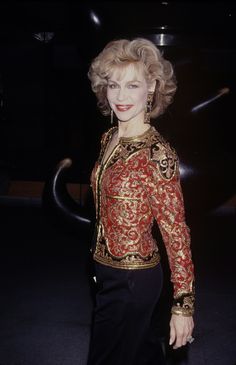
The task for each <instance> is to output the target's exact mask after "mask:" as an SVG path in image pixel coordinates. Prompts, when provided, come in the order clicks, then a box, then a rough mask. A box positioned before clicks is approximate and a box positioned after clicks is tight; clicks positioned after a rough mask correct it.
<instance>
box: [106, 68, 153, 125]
mask: <svg viewBox="0 0 236 365" xmlns="http://www.w3.org/2000/svg"><path fill="white" fill-rule="evenodd" d="M147 94H148V84H147V81H146V79H145V77H144V72H143V70H142V69H141V67H135V66H134V64H129V65H127V66H126V67H125V68H122V69H121V68H119V67H117V68H115V69H114V71H113V72H112V73H111V75H110V77H109V79H108V85H107V99H108V102H109V104H110V107H111V108H112V109H113V111H114V113H115V114H116V116H117V118H118V120H119V121H121V122H128V121H131V120H132V121H134V120H138V121H140V120H142V121H143V120H144V114H145V107H146V101H147Z"/></svg>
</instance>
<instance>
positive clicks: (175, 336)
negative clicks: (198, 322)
mask: <svg viewBox="0 0 236 365" xmlns="http://www.w3.org/2000/svg"><path fill="white" fill-rule="evenodd" d="M193 328H194V323H193V317H186V316H182V315H181V314H180V315H177V314H172V316H171V320H170V342H169V344H170V345H173V344H174V346H173V349H177V348H179V347H181V346H185V345H186V343H187V342H188V339H189V338H191V336H192V332H193Z"/></svg>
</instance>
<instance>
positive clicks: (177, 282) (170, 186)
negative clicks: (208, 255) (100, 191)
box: [141, 144, 194, 316]
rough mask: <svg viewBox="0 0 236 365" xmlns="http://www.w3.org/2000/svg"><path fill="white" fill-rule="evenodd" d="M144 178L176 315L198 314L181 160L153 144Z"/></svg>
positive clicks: (169, 148) (161, 145)
mask: <svg viewBox="0 0 236 365" xmlns="http://www.w3.org/2000/svg"><path fill="white" fill-rule="evenodd" d="M149 157H150V158H149V160H148V161H147V163H146V166H145V168H144V169H143V173H142V176H141V181H142V182H143V183H144V185H145V189H146V191H147V196H148V199H149V203H150V206H151V209H152V212H153V215H154V217H155V219H156V221H157V223H158V226H159V229H160V232H161V235H162V238H163V242H164V244H165V247H166V251H167V255H168V260H169V266H170V270H171V281H172V283H173V289H174V302H173V307H172V313H175V314H183V315H186V316H189V315H192V314H193V312H194V266H193V262H192V254H191V248H190V230H189V227H188V226H187V224H186V221H185V209H184V200H183V194H182V189H181V185H180V173H179V160H178V157H177V155H176V153H175V151H174V150H173V149H171V147H170V146H169V145H168V144H166V145H163V144H158V145H153V146H152V148H151V149H150V156H149Z"/></svg>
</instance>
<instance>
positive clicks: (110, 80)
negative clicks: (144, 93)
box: [108, 79, 142, 84]
mask: <svg viewBox="0 0 236 365" xmlns="http://www.w3.org/2000/svg"><path fill="white" fill-rule="evenodd" d="M108 82H114V83H116V84H118V83H119V82H118V81H115V80H112V79H108ZM129 82H139V83H140V84H141V83H142V81H139V80H136V79H133V80H129V81H127V82H126V83H129Z"/></svg>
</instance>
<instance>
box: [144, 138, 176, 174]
mask: <svg viewBox="0 0 236 365" xmlns="http://www.w3.org/2000/svg"><path fill="white" fill-rule="evenodd" d="M150 157H151V160H152V161H155V162H156V163H157V165H158V169H159V171H160V174H161V176H162V177H163V178H164V179H166V180H170V179H172V177H173V176H174V175H175V173H176V172H177V169H178V156H177V154H176V152H175V150H174V149H173V148H171V147H170V145H169V144H168V143H167V142H166V143H164V144H163V143H161V142H157V143H154V144H153V145H152V146H151V156H150Z"/></svg>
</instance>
